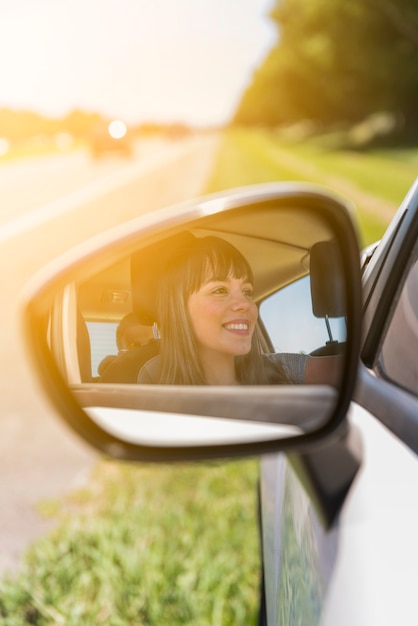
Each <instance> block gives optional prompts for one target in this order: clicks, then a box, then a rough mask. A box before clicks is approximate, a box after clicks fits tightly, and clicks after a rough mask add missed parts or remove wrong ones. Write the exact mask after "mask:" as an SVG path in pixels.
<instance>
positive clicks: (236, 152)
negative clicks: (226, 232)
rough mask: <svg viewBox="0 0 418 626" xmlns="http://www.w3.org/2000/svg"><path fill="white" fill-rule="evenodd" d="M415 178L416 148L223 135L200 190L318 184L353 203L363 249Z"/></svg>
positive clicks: (380, 230)
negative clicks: (337, 145) (348, 146)
mask: <svg viewBox="0 0 418 626" xmlns="http://www.w3.org/2000/svg"><path fill="white" fill-rule="evenodd" d="M417 175H418V149H416V148H410V149H404V150H402V149H397V150H375V151H371V152H367V153H366V152H361V151H353V150H339V149H336V148H333V149H330V148H329V147H328V144H327V143H326V142H325V143H324V142H321V141H318V140H311V141H309V142H304V143H301V142H300V143H292V144H290V143H289V142H286V141H284V140H283V138H281V137H280V136H278V135H275V134H272V133H267V132H266V131H264V130H251V131H248V130H239V129H237V130H231V131H229V132H228V133H227V134H226V137H225V140H224V142H223V144H222V146H221V149H220V152H219V155H218V159H217V163H216V165H215V168H214V171H213V173H212V177H211V179H210V180H209V182H208V185H207V189H206V191H208V192H209V191H217V190H221V189H227V188H231V187H235V186H240V185H246V184H253V183H261V182H270V181H274V180H276V181H277V180H293V181H307V182H312V183H316V184H320V185H324V186H325V187H327V188H329V189H330V190H332V191H334V192H336V193H339V194H340V195H341V196H342V197H344V198H346V199H348V200H349V201H350V202H352V203H354V205H355V207H356V211H355V217H356V219H357V221H358V224H359V230H360V233H361V236H362V243H363V245H368V244H369V243H372V242H373V241H376V240H377V239H380V237H381V236H382V234H383V232H384V230H385V228H386V226H387V224H388V222H389V221H390V219H391V217H392V216H393V214H394V213H395V211H396V209H397V208H398V206H399V204H400V203H401V202H402V200H403V198H404V196H405V195H406V193H407V191H408V189H409V187H410V186H411V184H412V183H413V181H414V180H415V178H416V177H417Z"/></svg>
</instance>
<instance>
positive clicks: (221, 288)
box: [187, 277, 258, 356]
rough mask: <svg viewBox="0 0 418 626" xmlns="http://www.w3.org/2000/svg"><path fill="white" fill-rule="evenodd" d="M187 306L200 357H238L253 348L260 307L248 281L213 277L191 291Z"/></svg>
mask: <svg viewBox="0 0 418 626" xmlns="http://www.w3.org/2000/svg"><path fill="white" fill-rule="evenodd" d="M187 309H188V313H189V316H190V320H191V323H192V327H193V331H194V334H195V337H196V340H197V343H198V348H199V352H200V355H201V356H202V355H203V356H204V355H205V354H207V355H209V354H211V353H212V354H213V353H217V354H218V355H221V354H222V355H229V356H239V355H242V354H247V353H248V352H249V351H250V349H251V339H252V336H253V333H254V328H255V324H256V321H257V317H258V309H257V306H256V304H255V303H254V302H253V286H252V284H251V283H249V282H248V280H246V279H243V278H234V277H228V278H227V279H225V280H216V279H210V280H209V281H207V282H204V283H203V284H202V285H201V286H200V288H199V289H198V291H196V292H194V293H193V294H191V296H190V297H189V299H188V302H187Z"/></svg>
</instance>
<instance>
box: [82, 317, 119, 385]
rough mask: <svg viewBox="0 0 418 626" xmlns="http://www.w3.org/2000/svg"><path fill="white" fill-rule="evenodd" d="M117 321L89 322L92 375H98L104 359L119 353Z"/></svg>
mask: <svg viewBox="0 0 418 626" xmlns="http://www.w3.org/2000/svg"><path fill="white" fill-rule="evenodd" d="M116 327H117V323H116V322H87V329H88V331H89V337H90V346H91V368H92V375H93V376H97V375H98V373H99V372H98V368H99V365H100V363H102V362H103V360H104V359H105V358H106V357H108V356H111V355H117V353H118V348H117V345H116Z"/></svg>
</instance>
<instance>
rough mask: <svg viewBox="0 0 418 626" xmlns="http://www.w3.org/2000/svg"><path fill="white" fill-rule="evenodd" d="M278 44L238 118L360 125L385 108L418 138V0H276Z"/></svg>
mask: <svg viewBox="0 0 418 626" xmlns="http://www.w3.org/2000/svg"><path fill="white" fill-rule="evenodd" d="M270 18H271V19H272V20H273V21H274V23H275V25H276V27H277V31H278V39H277V44H276V45H275V46H274V47H273V48H272V50H271V51H270V53H269V54H268V55H267V57H266V58H265V60H264V61H263V62H262V64H261V65H260V66H259V67H258V69H257V70H256V71H255V73H254V75H253V77H252V81H251V83H250V85H249V86H248V88H247V89H246V91H245V92H244V94H243V97H242V99H241V102H240V104H239V106H238V108H237V111H236V113H235V116H234V119H233V122H234V123H237V124H262V125H266V126H281V125H290V124H295V123H297V122H300V121H301V120H311V121H312V122H314V123H316V124H317V126H318V127H321V128H326V127H331V126H333V125H334V126H335V125H336V124H341V123H345V124H353V123H356V122H358V121H360V120H364V119H365V118H367V117H368V116H370V115H371V114H373V113H375V112H377V111H379V112H380V111H384V112H386V113H390V114H392V115H393V117H394V119H396V120H397V121H398V129H399V128H402V131H403V132H404V133H405V134H406V135H408V134H409V135H411V136H412V135H414V136H415V137H418V115H417V107H418V62H417V61H418V2H417V0H349V1H347V2H344V1H343V0H314V1H312V0H276V3H275V5H274V6H273V8H272V9H271V12H270Z"/></svg>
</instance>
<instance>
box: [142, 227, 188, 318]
mask: <svg viewBox="0 0 418 626" xmlns="http://www.w3.org/2000/svg"><path fill="white" fill-rule="evenodd" d="M195 239H196V237H195V236H194V235H192V234H191V233H189V232H182V233H179V234H177V235H173V236H172V237H169V238H167V239H164V240H163V241H161V242H159V243H156V244H153V245H152V246H149V247H147V248H143V249H142V250H140V251H139V252H137V253H134V254H133V255H132V257H131V288H132V308H133V311H134V313H136V315H137V316H138V317H139V319H140V321H141V323H142V324H153V323H154V322H155V321H157V320H156V315H157V314H156V309H157V289H158V282H159V280H160V277H161V276H162V274H163V272H164V268H165V267H166V265H167V263H168V262H169V259H170V257H171V255H172V254H173V253H174V252H175V251H176V250H179V249H181V248H182V247H183V246H190V244H191V243H192V242H193V241H195Z"/></svg>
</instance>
